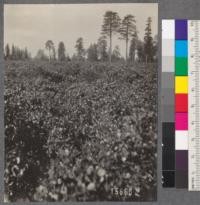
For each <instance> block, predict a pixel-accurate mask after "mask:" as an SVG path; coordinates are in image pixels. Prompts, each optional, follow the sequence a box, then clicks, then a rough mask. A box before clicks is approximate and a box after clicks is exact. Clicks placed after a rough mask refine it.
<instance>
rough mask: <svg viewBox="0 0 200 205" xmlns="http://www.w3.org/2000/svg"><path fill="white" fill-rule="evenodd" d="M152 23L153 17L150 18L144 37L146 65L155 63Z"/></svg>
mask: <svg viewBox="0 0 200 205" xmlns="http://www.w3.org/2000/svg"><path fill="white" fill-rule="evenodd" d="M151 23H152V19H151V17H148V19H147V23H146V28H145V36H144V55H145V61H146V63H147V62H152V61H153V38H152V36H151Z"/></svg>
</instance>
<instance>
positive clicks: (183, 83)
mask: <svg viewBox="0 0 200 205" xmlns="http://www.w3.org/2000/svg"><path fill="white" fill-rule="evenodd" d="M175 93H188V77H187V76H176V77H175Z"/></svg>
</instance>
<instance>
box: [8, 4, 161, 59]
mask: <svg viewBox="0 0 200 205" xmlns="http://www.w3.org/2000/svg"><path fill="white" fill-rule="evenodd" d="M108 10H112V11H115V12H118V13H119V16H120V18H123V17H124V16H125V15H127V14H132V15H134V16H135V18H136V26H137V29H138V31H139V38H140V39H143V37H144V29H145V24H146V19H147V18H148V17H152V36H155V35H156V34H157V19H158V7H157V4H150V3H148V4H144V3H141V4H138V3H129V4H122V3H121V4H34V5H33V4H26V5H25V4H23V5H22V4H12V5H11V4H7V5H5V7H4V42H5V44H6V43H9V44H15V45H18V46H19V47H21V48H23V47H27V48H28V50H29V51H30V52H31V54H32V56H34V55H35V54H36V53H37V50H38V49H39V48H42V49H44V48H45V47H44V45H45V42H46V41H47V40H52V41H53V42H54V44H55V46H56V48H57V45H58V43H59V41H63V42H64V43H65V46H66V52H67V54H69V55H70V56H71V55H72V54H73V53H74V52H75V48H74V46H75V42H76V40H77V39H78V38H79V37H83V39H84V47H85V48H87V47H88V46H89V44H90V43H94V42H96V41H97V39H98V38H99V37H100V34H101V25H102V22H103V15H104V13H105V12H106V11H108ZM113 44H114V45H113V47H114V46H115V45H119V47H120V50H121V53H122V54H123V53H124V51H125V43H124V41H122V40H119V39H118V38H117V37H116V38H114V42H113ZM123 56H124V55H123Z"/></svg>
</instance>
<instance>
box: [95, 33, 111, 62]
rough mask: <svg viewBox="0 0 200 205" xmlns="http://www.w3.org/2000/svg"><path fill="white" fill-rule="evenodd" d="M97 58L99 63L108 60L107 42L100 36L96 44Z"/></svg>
mask: <svg viewBox="0 0 200 205" xmlns="http://www.w3.org/2000/svg"><path fill="white" fill-rule="evenodd" d="M97 49H98V56H99V59H100V60H101V61H106V60H107V59H108V53H107V41H106V39H105V37H104V36H101V37H100V38H99V39H98V42H97Z"/></svg>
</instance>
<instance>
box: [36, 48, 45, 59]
mask: <svg viewBox="0 0 200 205" xmlns="http://www.w3.org/2000/svg"><path fill="white" fill-rule="evenodd" d="M35 58H36V59H39V60H48V56H46V55H45V53H44V50H42V49H39V50H38V52H37V54H36V56H35Z"/></svg>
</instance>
